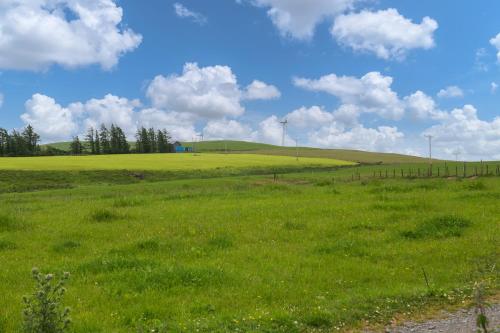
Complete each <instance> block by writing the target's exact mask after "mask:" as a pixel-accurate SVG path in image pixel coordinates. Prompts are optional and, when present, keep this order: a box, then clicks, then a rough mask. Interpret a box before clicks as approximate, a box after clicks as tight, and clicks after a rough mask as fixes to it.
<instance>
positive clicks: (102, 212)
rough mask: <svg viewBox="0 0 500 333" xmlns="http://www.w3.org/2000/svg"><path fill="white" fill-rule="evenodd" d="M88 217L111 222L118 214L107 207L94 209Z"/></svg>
mask: <svg viewBox="0 0 500 333" xmlns="http://www.w3.org/2000/svg"><path fill="white" fill-rule="evenodd" d="M89 218H90V220H91V221H94V222H101V223H102V222H112V221H114V220H117V219H118V218H119V216H118V214H116V213H115V212H113V211H111V210H109V209H98V210H96V211H94V212H93V213H92V214H90V216H89Z"/></svg>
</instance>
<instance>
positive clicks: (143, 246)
mask: <svg viewBox="0 0 500 333" xmlns="http://www.w3.org/2000/svg"><path fill="white" fill-rule="evenodd" d="M136 246H137V248H138V249H139V250H142V251H159V250H160V243H159V242H158V241H157V240H155V239H149V240H145V241H141V242H138V243H137V244H136Z"/></svg>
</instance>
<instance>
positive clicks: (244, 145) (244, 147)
mask: <svg viewBox="0 0 500 333" xmlns="http://www.w3.org/2000/svg"><path fill="white" fill-rule="evenodd" d="M183 144H184V145H185V146H188V147H192V146H193V142H183ZM69 145H70V143H69V142H57V143H51V144H47V145H44V146H45V147H46V146H52V147H54V148H57V149H61V150H66V151H68V150H69ZM131 146H134V143H131ZM194 147H195V149H196V151H197V152H211V153H217V152H218V153H225V152H227V153H231V154H241V153H245V154H259V155H277V156H296V155H297V149H296V148H295V147H281V146H275V145H270V144H265V143H257V142H246V141H204V142H195V143H194ZM298 152H299V155H300V156H302V157H316V158H333V159H337V160H343V161H352V162H357V163H362V164H400V163H425V162H427V159H425V158H421V157H416V156H409V155H402V154H391V153H378V152H367V151H359V150H348V149H320V148H310V147H299V148H298Z"/></svg>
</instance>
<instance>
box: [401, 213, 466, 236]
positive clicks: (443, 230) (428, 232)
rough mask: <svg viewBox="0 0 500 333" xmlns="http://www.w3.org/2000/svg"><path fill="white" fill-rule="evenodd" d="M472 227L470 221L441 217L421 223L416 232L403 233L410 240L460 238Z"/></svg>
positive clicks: (450, 216)
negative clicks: (465, 230)
mask: <svg viewBox="0 0 500 333" xmlns="http://www.w3.org/2000/svg"><path fill="white" fill-rule="evenodd" d="M471 225H472V222H471V221H470V220H468V219H465V218H462V217H459V216H454V215H447V216H439V217H434V218H432V219H430V220H427V221H425V222H423V223H420V224H419V225H418V226H417V227H416V228H415V229H414V230H410V231H405V232H403V236H404V237H405V238H410V239H425V238H448V237H460V236H462V234H463V232H464V229H466V228H468V227H470V226H471Z"/></svg>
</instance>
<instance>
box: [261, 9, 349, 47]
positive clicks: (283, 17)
mask: <svg viewBox="0 0 500 333" xmlns="http://www.w3.org/2000/svg"><path fill="white" fill-rule="evenodd" d="M357 1H358V0H307V1H304V0H252V1H251V2H252V3H253V4H255V5H257V6H261V7H266V8H268V11H267V15H268V16H269V17H270V18H271V20H272V22H273V23H274V25H275V26H276V27H277V28H278V29H279V31H280V33H281V34H282V35H283V36H290V37H293V38H297V39H303V40H307V39H310V38H312V37H313V35H314V31H315V29H316V26H317V25H318V24H319V23H321V22H322V21H323V20H325V19H327V18H332V17H334V16H336V15H338V14H341V13H343V12H345V11H346V10H348V9H351V8H353V6H354V4H355V3H356V2H357Z"/></svg>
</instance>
